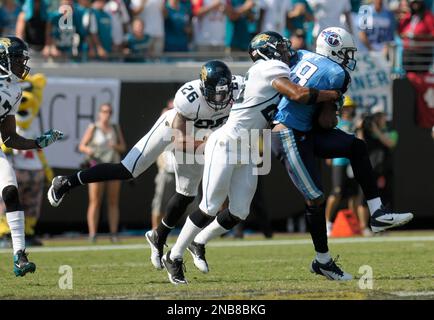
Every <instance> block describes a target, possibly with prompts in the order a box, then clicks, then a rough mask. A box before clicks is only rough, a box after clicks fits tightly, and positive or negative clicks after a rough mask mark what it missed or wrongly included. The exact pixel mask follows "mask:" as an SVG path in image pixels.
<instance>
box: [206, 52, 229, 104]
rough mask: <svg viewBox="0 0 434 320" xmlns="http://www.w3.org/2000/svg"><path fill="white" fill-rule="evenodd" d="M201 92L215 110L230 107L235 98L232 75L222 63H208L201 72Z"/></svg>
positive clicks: (213, 61)
mask: <svg viewBox="0 0 434 320" xmlns="http://www.w3.org/2000/svg"><path fill="white" fill-rule="evenodd" d="M200 91H201V93H202V95H203V97H204V98H205V100H206V102H207V103H208V105H209V106H210V107H211V108H213V109H214V110H216V111H217V110H221V109H224V108H226V107H227V106H228V104H229V103H230V102H231V101H232V98H233V87H232V73H231V70H230V69H229V67H228V66H227V65H226V64H225V63H224V62H222V61H219V60H211V61H208V62H206V63H205V64H204V65H203V66H202V68H201V70H200Z"/></svg>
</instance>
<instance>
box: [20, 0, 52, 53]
mask: <svg viewBox="0 0 434 320" xmlns="http://www.w3.org/2000/svg"><path fill="white" fill-rule="evenodd" d="M15 30H16V36H17V37H19V38H21V39H23V40H25V41H26V42H27V44H28V45H29V49H30V50H32V51H33V53H32V58H34V57H35V58H37V57H38V55H37V53H38V52H40V53H42V55H43V56H44V57H45V58H48V57H50V56H53V57H58V56H60V52H59V50H57V48H56V46H54V45H53V42H52V38H51V23H50V22H49V16H48V4H47V2H46V1H44V0H26V1H25V2H24V5H23V7H22V11H21V12H20V14H19V15H18V18H17V25H16V29H15Z"/></svg>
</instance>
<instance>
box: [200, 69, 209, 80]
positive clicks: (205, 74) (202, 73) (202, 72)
mask: <svg viewBox="0 0 434 320" xmlns="http://www.w3.org/2000/svg"><path fill="white" fill-rule="evenodd" d="M207 77H208V70H207V69H206V66H203V67H202V70H200V80H202V81H206V78H207Z"/></svg>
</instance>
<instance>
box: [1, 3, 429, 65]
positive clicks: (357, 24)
mask: <svg viewBox="0 0 434 320" xmlns="http://www.w3.org/2000/svg"><path fill="white" fill-rule="evenodd" d="M432 8H433V0H369V1H367V0H364V1H362V0H334V1H328V0H51V1H50V0H3V1H2V4H1V7H0V33H2V34H3V35H11V34H16V35H17V36H19V37H22V38H24V39H25V40H26V41H27V42H28V43H29V45H30V47H31V49H32V51H34V52H32V53H33V56H36V57H40V58H42V59H49V58H51V59H65V60H71V59H72V60H76V61H88V60H99V61H101V60H110V61H126V62H143V61H146V60H153V59H158V58H161V56H162V55H164V56H169V57H170V56H171V53H172V56H173V53H174V52H176V53H188V54H192V53H194V54H199V55H200V53H203V54H204V55H203V56H204V57H206V54H210V53H213V54H219V53H221V54H224V53H226V54H228V53H230V54H231V55H234V54H235V56H236V53H237V52H239V53H245V52H246V49H247V48H248V44H249V41H250V39H251V38H252V36H253V35H255V34H256V33H258V32H261V31H265V30H273V31H277V32H279V33H282V34H284V35H285V36H286V37H288V38H290V39H291V41H292V43H293V46H294V47H295V49H300V48H308V49H313V44H314V40H315V36H316V35H317V34H318V32H319V31H320V30H322V29H324V28H326V27H330V26H340V27H344V28H346V29H348V30H349V31H350V32H352V33H353V34H354V35H356V37H355V38H357V40H358V48H359V51H365V50H369V51H382V52H384V53H385V54H386V55H387V54H388V53H387V47H388V45H389V44H390V43H396V42H397V41H398V42H399V43H401V45H402V46H403V47H404V48H405V50H404V58H407V60H408V59H410V62H413V63H419V62H420V61H422V63H423V62H424V61H425V62H426V61H428V62H426V63H428V64H429V62H430V58H432V43H431V44H430V46H429V48H428V50H425V51H423V50H422V51H421V47H423V45H421V44H420V43H421V42H422V43H423V42H427V41H428V42H429V41H433V39H434V16H433V12H432V11H433V9H432ZM412 40H417V42H418V43H419V44H418V45H415V44H414V43H413V42H412ZM406 53H407V54H406ZM408 53H409V54H408ZM415 57H416V59H415Z"/></svg>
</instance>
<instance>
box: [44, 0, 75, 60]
mask: <svg viewBox="0 0 434 320" xmlns="http://www.w3.org/2000/svg"><path fill="white" fill-rule="evenodd" d="M61 6H70V7H71V8H73V6H74V1H73V0H61V1H60V3H59V8H60V7H61ZM65 13H66V12H58V11H54V12H52V13H51V14H50V23H51V26H52V28H51V36H52V38H53V44H54V45H55V46H56V48H57V49H58V50H59V51H60V53H61V54H60V56H62V57H64V58H65V57H72V55H73V51H74V46H76V45H77V44H76V43H74V37H75V35H76V33H77V30H78V24H79V23H80V21H78V20H77V14H76V11H73V19H72V29H61V27H60V26H59V22H60V19H61V18H62V16H64V15H65Z"/></svg>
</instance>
